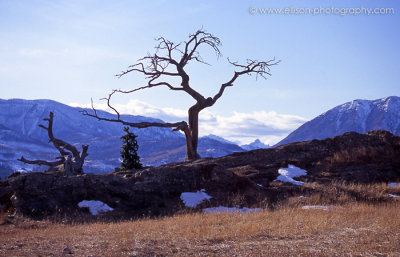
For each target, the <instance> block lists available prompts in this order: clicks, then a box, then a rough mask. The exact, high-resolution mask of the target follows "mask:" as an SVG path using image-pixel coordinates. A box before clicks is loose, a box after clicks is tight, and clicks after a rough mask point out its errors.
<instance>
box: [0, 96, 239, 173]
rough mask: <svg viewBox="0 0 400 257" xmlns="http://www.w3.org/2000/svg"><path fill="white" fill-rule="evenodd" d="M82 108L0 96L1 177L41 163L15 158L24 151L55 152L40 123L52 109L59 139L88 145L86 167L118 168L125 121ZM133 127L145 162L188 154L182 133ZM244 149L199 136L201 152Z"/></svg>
mask: <svg viewBox="0 0 400 257" xmlns="http://www.w3.org/2000/svg"><path fill="white" fill-rule="evenodd" d="M81 110H83V109H82V108H76V107H70V106H68V105H65V104H61V103H58V102H56V101H53V100H23V99H10V100H2V99H0V177H4V176H6V175H8V174H10V173H11V172H12V171H15V170H18V169H21V168H26V169H32V168H34V169H36V170H37V169H38V168H39V167H38V166H36V165H26V164H23V163H21V162H19V161H17V158H19V157H21V155H23V156H24V157H25V158H28V159H45V160H52V159H53V158H54V157H55V156H57V150H56V149H55V148H54V147H52V145H51V144H49V143H48V136H47V133H46V131H45V130H43V129H41V128H39V127H38V125H39V124H46V122H45V121H43V118H47V117H48V116H49V112H50V111H52V112H54V129H53V130H54V135H55V136H56V137H57V138H60V139H63V140H65V141H67V142H69V143H72V144H74V145H75V146H77V148H78V149H81V145H82V144H88V145H89V151H88V153H89V156H88V157H87V160H86V162H85V166H84V169H85V172H94V173H100V172H109V171H111V170H112V169H113V168H115V167H119V162H120V161H119V158H120V146H121V140H120V137H121V136H122V135H123V133H124V132H123V126H122V125H121V124H118V123H112V122H106V121H98V120H96V119H94V118H91V117H87V116H83V115H82V114H81V113H80V111H81ZM99 115H101V116H104V117H108V118H112V117H114V115H113V114H110V113H107V112H104V111H99ZM121 118H122V119H124V120H127V121H130V122H142V121H147V122H151V121H153V122H155V121H156V122H162V121H161V120H158V119H154V118H149V117H143V116H133V115H121ZM133 131H134V133H135V134H136V135H137V136H138V143H139V155H140V157H141V161H142V163H144V164H145V165H159V164H164V163H169V162H176V161H182V160H183V159H184V158H185V154H186V146H185V137H184V135H183V134H181V133H179V132H173V131H172V130H171V129H170V128H158V127H150V128H146V129H136V128H134V129H133ZM241 151H243V149H242V148H240V147H239V146H238V145H236V144H234V143H232V142H228V141H226V142H224V141H223V140H216V139H213V138H212V137H211V138H210V137H205V138H200V139H199V153H200V155H201V156H202V157H218V156H223V155H227V154H230V153H233V152H241Z"/></svg>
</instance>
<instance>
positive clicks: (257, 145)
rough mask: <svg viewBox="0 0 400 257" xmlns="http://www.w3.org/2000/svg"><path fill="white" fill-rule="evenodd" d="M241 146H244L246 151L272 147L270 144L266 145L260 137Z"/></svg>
mask: <svg viewBox="0 0 400 257" xmlns="http://www.w3.org/2000/svg"><path fill="white" fill-rule="evenodd" d="M240 147H241V148H243V149H244V150H246V151H251V150H255V149H265V148H270V147H271V146H270V145H266V144H264V143H263V142H261V141H260V139H256V140H254V142H252V143H250V144H247V145H241V146H240Z"/></svg>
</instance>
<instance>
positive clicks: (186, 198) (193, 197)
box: [181, 189, 212, 208]
mask: <svg viewBox="0 0 400 257" xmlns="http://www.w3.org/2000/svg"><path fill="white" fill-rule="evenodd" d="M211 198H212V197H211V196H209V195H208V194H207V193H206V190H205V189H201V190H200V191H197V192H194V193H193V192H183V193H182V194H181V200H182V202H183V203H184V204H185V206H186V207H193V208H195V207H196V206H197V205H199V204H201V203H202V202H203V201H204V200H210V199H211Z"/></svg>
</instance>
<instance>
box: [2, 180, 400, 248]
mask: <svg viewBox="0 0 400 257" xmlns="http://www.w3.org/2000/svg"><path fill="white" fill-rule="evenodd" d="M306 187H313V188H319V187H321V191H320V193H319V196H318V193H316V194H314V195H310V196H309V197H308V198H299V197H298V196H296V197H293V198H292V199H290V200H289V201H288V203H287V204H285V205H283V206H281V207H280V208H277V209H275V210H273V211H272V210H264V211H261V212H256V213H249V214H202V213H194V214H181V215H176V216H173V217H165V218H160V219H141V220H137V221H125V222H119V223H91V224H75V225H68V224H62V223H51V222H49V221H40V222H37V221H36V222H35V221H26V220H25V221H20V220H18V218H17V220H15V221H13V224H8V225H3V226H0V256H67V255H69V254H67V253H65V252H63V249H64V248H65V247H67V246H68V247H69V248H70V249H71V251H72V255H69V256H400V215H399V213H400V212H399V211H400V201H398V200H394V199H392V200H390V201H387V202H385V203H383V202H382V203H379V202H377V203H374V204H371V203H365V202H364V203H362V202H356V201H354V198H351V197H349V196H345V194H342V189H341V188H340V187H344V188H345V189H346V190H344V191H348V190H350V189H351V190H353V191H357V190H358V191H359V192H360V193H367V192H366V190H368V191H369V193H370V194H371V195H375V194H378V195H379V194H382V196H383V197H385V194H387V193H388V192H390V193H397V194H399V193H400V188H387V187H386V185H384V184H376V185H354V184H344V183H337V184H336V185H331V186H326V185H325V186H322V185H318V184H308V185H306ZM334 188H336V189H334ZM323 189H325V190H323ZM335 190H336V193H335ZM380 192H381V193H380ZM335 194H336V196H338V198H337V199H338V202H336V203H335V202H334V201H331V199H330V198H331V197H333V196H334V195H335ZM341 194H342V197H343V199H344V198H345V201H344V200H343V199H342V200H340V195H341ZM296 201H297V202H296ZM323 201H327V202H326V204H329V205H330V206H332V207H331V208H330V210H328V211H325V210H303V209H302V208H301V206H302V205H306V204H323ZM333 206H336V207H333Z"/></svg>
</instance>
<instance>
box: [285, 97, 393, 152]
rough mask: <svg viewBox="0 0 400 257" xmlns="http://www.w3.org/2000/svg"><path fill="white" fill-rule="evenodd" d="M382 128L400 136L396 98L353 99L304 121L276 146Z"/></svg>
mask: <svg viewBox="0 0 400 257" xmlns="http://www.w3.org/2000/svg"><path fill="white" fill-rule="evenodd" d="M376 129H382V130H387V131H389V132H391V133H393V134H395V135H400V97H398V96H390V97H385V98H381V99H377V100H354V101H351V102H348V103H345V104H342V105H339V106H337V107H335V108H333V109H331V110H329V111H327V112H325V113H323V114H321V115H319V116H318V117H316V118H315V119H313V120H311V121H309V122H306V123H305V124H303V125H302V126H300V127H299V128H298V129H296V130H295V131H293V132H292V133H291V134H289V136H287V137H286V138H285V139H283V140H282V141H280V142H279V143H278V144H277V145H283V144H287V143H291V142H296V141H306V140H312V139H324V138H327V137H333V136H337V135H341V134H343V133H345V132H349V131H355V132H358V133H365V132H367V131H371V130H376Z"/></svg>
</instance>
